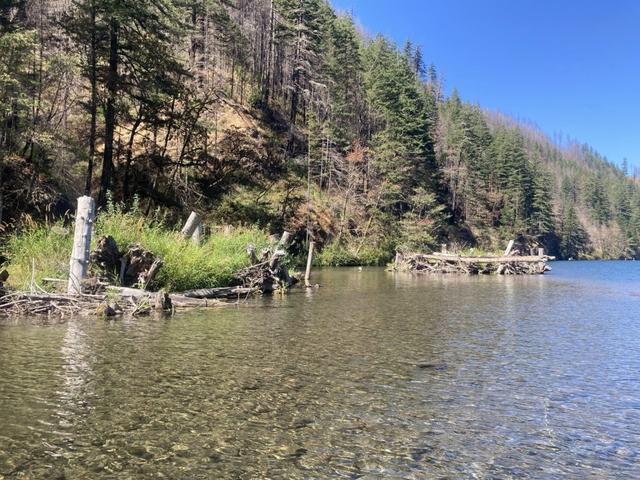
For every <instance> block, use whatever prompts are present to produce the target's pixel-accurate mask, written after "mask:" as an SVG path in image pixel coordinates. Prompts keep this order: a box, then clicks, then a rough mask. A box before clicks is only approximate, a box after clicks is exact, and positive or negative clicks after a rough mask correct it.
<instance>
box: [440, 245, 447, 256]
mask: <svg viewBox="0 0 640 480" xmlns="http://www.w3.org/2000/svg"><path fill="white" fill-rule="evenodd" d="M440 253H442V254H446V253H447V244H446V243H443V244H442V245H440Z"/></svg>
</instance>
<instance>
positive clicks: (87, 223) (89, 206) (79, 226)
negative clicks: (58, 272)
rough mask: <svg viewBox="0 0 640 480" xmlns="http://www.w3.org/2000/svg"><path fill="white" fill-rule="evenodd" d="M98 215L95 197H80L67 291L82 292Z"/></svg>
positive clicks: (71, 292)
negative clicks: (92, 233)
mask: <svg viewBox="0 0 640 480" xmlns="http://www.w3.org/2000/svg"><path fill="white" fill-rule="evenodd" d="M95 216H96V203H95V202H94V200H93V198H91V197H87V196H83V197H80V198H78V208H77V210H76V227H75V231H74V234H73V251H72V252H71V260H70V261H69V285H68V287H67V292H68V293H70V294H74V295H78V294H80V293H82V280H83V279H84V277H85V276H86V275H87V268H88V267H89V254H90V253H91V231H92V229H93V223H94V221H95Z"/></svg>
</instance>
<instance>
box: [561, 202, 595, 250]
mask: <svg viewBox="0 0 640 480" xmlns="http://www.w3.org/2000/svg"><path fill="white" fill-rule="evenodd" d="M587 243H588V237H587V234H586V232H585V231H584V228H583V226H582V224H581V223H580V220H579V219H578V214H577V213H576V209H575V207H574V206H573V205H569V206H568V207H567V208H566V209H565V213H564V216H563V217H562V223H561V227H560V248H561V249H562V255H563V257H564V258H580V256H581V255H583V254H584V253H585V252H586V249H587Z"/></svg>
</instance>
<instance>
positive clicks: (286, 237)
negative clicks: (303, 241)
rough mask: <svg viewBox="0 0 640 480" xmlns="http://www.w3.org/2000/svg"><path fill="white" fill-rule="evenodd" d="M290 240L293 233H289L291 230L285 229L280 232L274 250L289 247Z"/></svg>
mask: <svg viewBox="0 0 640 480" xmlns="http://www.w3.org/2000/svg"><path fill="white" fill-rule="evenodd" d="M292 241H293V235H291V232H287V231H286V230H285V231H284V232H283V233H282V236H281V237H280V241H279V242H278V245H277V246H276V250H286V249H287V248H289V245H291V242H292Z"/></svg>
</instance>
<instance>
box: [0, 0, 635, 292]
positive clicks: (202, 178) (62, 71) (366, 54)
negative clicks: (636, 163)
mask: <svg viewBox="0 0 640 480" xmlns="http://www.w3.org/2000/svg"><path fill="white" fill-rule="evenodd" d="M0 29H1V30H2V31H1V32H0V234H1V233H2V232H3V231H4V232H5V236H6V235H7V234H9V235H11V232H15V231H24V232H25V238H31V237H33V238H34V239H35V238H38V239H42V238H45V240H38V241H41V242H43V243H47V242H48V240H46V238H47V237H46V236H45V237H43V235H45V234H44V233H37V234H36V231H37V230H36V231H34V230H33V229H32V228H31V227H25V225H29V219H30V218H32V219H35V220H36V221H43V220H46V221H49V222H55V221H56V219H58V218H59V217H60V216H61V215H63V214H64V212H65V211H67V210H72V209H73V207H74V199H75V198H76V197H77V196H79V195H81V194H83V193H84V194H90V195H92V196H94V197H95V198H96V199H97V200H98V202H99V205H100V206H101V207H103V208H104V207H105V206H106V202H107V192H112V193H113V196H114V198H115V200H116V201H118V202H123V203H126V204H129V203H131V201H132V198H133V197H134V196H138V197H139V199H140V205H139V206H140V211H141V212H143V213H144V215H143V216H145V217H147V219H146V220H141V221H142V222H143V224H144V227H141V228H138V227H137V223H136V222H137V220H136V222H134V221H131V222H129V223H126V222H125V223H124V224H123V225H122V226H121V227H120V229H119V231H116V232H115V233H117V235H119V238H121V239H122V240H123V241H126V242H129V241H134V240H139V241H146V242H149V244H150V245H153V247H155V248H156V249H158V250H159V251H158V252H156V253H158V254H160V255H162V254H163V253H164V254H165V255H168V256H169V257H170V258H171V259H170V258H169V257H168V258H167V259H166V260H167V261H168V262H170V263H171V262H173V261H174V260H173V258H174V255H175V256H176V259H175V261H176V262H178V263H180V264H182V263H184V264H185V265H191V267H190V268H191V269H192V271H191V272H190V274H189V275H186V276H184V277H181V276H180V275H179V274H178V273H177V272H173V273H174V274H175V276H174V277H172V278H170V272H171V268H172V267H171V265H170V264H169V265H167V267H166V269H165V273H164V274H163V275H164V276H163V277H162V279H161V280H160V279H159V281H162V282H165V283H167V284H168V285H169V284H170V285H174V286H176V287H178V286H180V287H182V286H184V285H185V284H186V283H188V280H189V279H193V278H199V279H203V278H204V277H203V275H204V274H202V275H201V274H200V273H197V272H196V271H195V270H196V269H197V268H201V269H202V270H203V271H206V272H207V273H206V274H207V275H209V274H211V272H210V271H209V270H208V269H209V267H211V268H213V266H214V263H215V262H214V260H211V259H209V257H208V256H207V255H206V254H205V253H206V249H207V248H208V247H206V246H203V247H202V248H203V250H202V252H201V251H200V250H193V251H191V250H189V248H191V247H189V248H187V247H185V246H179V245H178V244H173V243H172V242H169V241H168V240H167V241H164V240H161V239H164V238H165V237H166V236H165V235H164V233H162V234H158V235H154V234H153V232H154V231H155V230H157V229H160V230H161V231H162V232H164V231H165V228H164V227H162V226H157V225H156V223H154V222H155V220H153V215H152V214H151V212H153V211H156V210H158V209H159V210H161V211H162V212H163V213H164V214H165V215H166V217H165V219H166V220H165V223H163V224H162V225H165V224H166V223H173V222H176V221H177V220H178V219H180V218H183V217H184V216H185V214H186V213H187V212H189V211H190V210H192V209H195V210H198V211H202V212H207V214H208V217H209V218H210V220H211V221H212V222H214V223H225V224H233V225H238V226H241V225H247V224H250V225H256V226H259V228H260V229H262V230H264V231H266V232H270V233H277V232H280V231H282V229H283V228H287V229H290V230H292V231H297V232H300V234H301V236H302V235H305V234H308V235H309V236H310V237H312V238H314V239H315V240H316V241H317V243H318V245H319V247H320V250H321V253H320V254H319V257H318V262H319V263H320V264H326V265H351V264H376V263H380V262H382V261H384V259H387V258H390V257H391V256H392V255H393V252H394V250H416V249H417V250H429V249H433V248H439V244H441V243H445V242H446V243H448V244H450V245H453V244H458V245H465V246H467V247H468V248H477V249H482V250H501V249H503V248H504V246H505V244H506V242H507V241H508V240H509V239H512V238H513V239H516V240H517V241H518V243H519V244H520V245H521V246H522V247H523V248H525V249H528V248H529V247H539V246H542V247H545V248H546V249H547V251H548V252H549V253H551V254H553V255H556V256H560V257H563V258H631V257H638V256H640V183H639V182H638V179H637V175H636V173H637V172H634V175H633V176H630V175H629V172H628V171H627V166H626V164H623V165H622V166H621V167H619V166H617V165H614V164H612V163H611V162H609V161H608V160H607V159H606V158H604V157H602V156H601V155H599V154H598V153H597V152H595V151H593V149H591V148H590V147H588V146H586V145H581V144H578V143H575V142H564V143H557V142H552V141H551V140H550V139H549V138H547V137H546V136H545V135H544V134H542V133H541V132H540V131H538V130H536V129H535V128H532V127H530V126H528V125H526V124H523V123H520V122H517V121H515V120H513V119H511V118H508V117H505V116H502V115H500V114H497V113H493V112H488V111H486V110H483V109H482V108H481V107H480V106H478V105H474V104H469V103H467V102H464V101H463V100H462V98H461V97H460V95H459V94H458V93H457V92H456V91H455V90H454V91H453V92H452V93H451V95H448V96H447V95H445V94H444V88H443V85H442V81H441V79H440V76H439V74H438V71H437V69H436V67H435V66H433V65H425V63H424V56H425V54H424V53H423V51H422V50H421V49H420V47H418V46H415V45H413V44H411V43H410V42H408V43H407V44H406V45H405V46H403V47H399V46H398V45H396V44H395V43H393V42H392V41H391V40H389V39H387V38H385V37H383V36H375V37H368V36H364V35H362V34H361V33H360V32H359V31H358V29H357V27H356V25H355V23H354V21H353V19H352V18H350V17H349V16H345V15H338V14H337V13H336V12H335V11H333V9H332V8H331V7H330V5H329V4H328V3H327V2H326V1H324V0H305V1H299V0H255V1H252V2H229V1H226V0H180V1H178V0H157V1H155V2H136V1H133V0H126V1H117V2H116V1H114V0H74V1H72V2H67V1H57V0H56V1H50V2H38V1H35V0H20V1H9V2H5V4H3V5H2V6H0ZM102 221H103V222H104V221H106V220H102ZM125 230H126V231H125ZM129 230H131V231H129ZM144 235H148V238H142V236H144ZM137 236H140V238H137ZM125 237H126V238H125ZM17 241H18V240H16V237H15V236H13V237H10V239H9V243H10V248H9V250H10V251H12V252H15V248H14V247H13V246H11V245H14V244H15V242H17ZM25 241H26V240H25ZM52 241H53V243H55V242H57V241H62V239H57V238H55V239H53V240H52ZM213 241H214V240H212V242H213ZM240 243H241V242H239V244H238V246H239V247H242V248H238V252H241V251H242V250H243V246H242V245H240ZM212 248H213V246H212ZM236 253H237V252H236ZM236 253H234V255H235V254H236ZM169 254H171V255H169ZM200 254H202V256H203V257H205V258H203V259H202V260H203V261H202V262H200V261H196V260H195V258H200V257H199V255H200ZM237 254H240V253H237ZM14 256H15V254H14ZM192 260H193V261H192ZM212 262H213V263H212ZM23 263H24V262H23ZM198 264H200V266H197V265H198ZM24 265H26V263H24ZM218 267H219V268H220V269H221V270H220V272H217V273H216V275H214V276H213V277H211V280H210V281H211V282H212V283H216V284H218V283H221V282H224V280H223V279H224V278H226V277H225V275H228V273H225V272H228V268H227V267H226V266H225V265H222V264H221V265H216V268H218ZM25 275H26V274H25ZM203 281H204V280H203ZM171 282H174V283H171Z"/></svg>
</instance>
